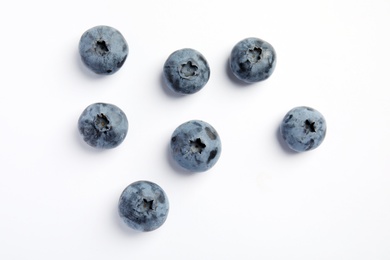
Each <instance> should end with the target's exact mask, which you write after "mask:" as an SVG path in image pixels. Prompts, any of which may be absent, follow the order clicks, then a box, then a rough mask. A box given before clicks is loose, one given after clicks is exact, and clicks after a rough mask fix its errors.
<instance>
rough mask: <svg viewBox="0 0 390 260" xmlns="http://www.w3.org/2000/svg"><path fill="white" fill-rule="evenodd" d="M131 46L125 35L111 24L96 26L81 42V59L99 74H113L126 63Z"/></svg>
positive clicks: (83, 36)
mask: <svg viewBox="0 0 390 260" xmlns="http://www.w3.org/2000/svg"><path fill="white" fill-rule="evenodd" d="M128 52H129V48H128V45H127V42H126V40H125V38H124V37H123V35H122V34H121V33H120V32H119V31H118V30H116V29H115V28H112V27H109V26H104V25H100V26H95V27H93V28H91V29H89V30H87V31H86V32H84V33H83V35H82V36H81V39H80V42H79V53H80V56H81V60H82V61H83V62H84V64H85V65H86V66H87V67H88V68H89V69H90V70H92V71H93V72H95V73H97V74H105V75H108V74H113V73H115V72H117V71H118V70H119V69H120V68H121V67H122V65H123V64H124V63H125V61H126V58H127V55H128Z"/></svg>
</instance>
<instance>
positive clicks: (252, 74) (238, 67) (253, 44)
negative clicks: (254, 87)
mask: <svg viewBox="0 0 390 260" xmlns="http://www.w3.org/2000/svg"><path fill="white" fill-rule="evenodd" d="M229 64H230V68H231V70H232V72H233V74H234V75H235V76H236V77H237V78H238V79H240V80H242V81H244V82H247V83H254V82H259V81H262V80H265V79H267V78H268V77H269V76H271V74H272V72H273V71H274V69H275V65H276V52H275V50H274V48H273V47H272V45H271V44H269V43H268V42H266V41H263V40H261V39H258V38H246V39H244V40H242V41H240V42H238V43H237V44H236V45H235V46H234V48H233V50H232V52H231V54H230V59H229Z"/></svg>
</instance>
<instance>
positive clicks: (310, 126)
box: [305, 119, 316, 133]
mask: <svg viewBox="0 0 390 260" xmlns="http://www.w3.org/2000/svg"><path fill="white" fill-rule="evenodd" d="M305 129H306V130H309V131H310V132H311V133H315V132H316V128H315V122H311V121H310V120H308V119H307V120H306V121H305Z"/></svg>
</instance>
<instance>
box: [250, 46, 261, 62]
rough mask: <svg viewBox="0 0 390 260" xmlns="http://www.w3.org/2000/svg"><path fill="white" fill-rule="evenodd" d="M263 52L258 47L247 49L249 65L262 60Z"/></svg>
mask: <svg viewBox="0 0 390 260" xmlns="http://www.w3.org/2000/svg"><path fill="white" fill-rule="evenodd" d="M262 53H263V50H262V49H261V48H258V47H254V48H253V49H249V50H248V52H247V57H248V61H249V62H250V63H257V62H258V61H259V60H261V58H262V55H261V54H262Z"/></svg>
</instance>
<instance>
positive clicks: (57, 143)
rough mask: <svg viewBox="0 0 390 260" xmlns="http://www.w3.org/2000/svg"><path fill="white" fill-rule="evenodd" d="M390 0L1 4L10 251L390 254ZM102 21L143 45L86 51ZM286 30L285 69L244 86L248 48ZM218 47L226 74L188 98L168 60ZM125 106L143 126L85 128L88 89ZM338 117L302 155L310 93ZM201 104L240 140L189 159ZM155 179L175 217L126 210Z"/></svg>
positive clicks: (6, 247)
mask: <svg viewBox="0 0 390 260" xmlns="http://www.w3.org/2000/svg"><path fill="white" fill-rule="evenodd" d="M389 14H390V1H388V0H351V1H347V0H344V1H340V0H332V1H311V0H295V1H289V0H286V1H282V0H280V1H263V0H240V1H230V2H229V1H225V2H221V1H211V0H198V1H189V0H180V1H179V0H176V1H174V0H165V1H158V0H150V1H119V0H110V1H101V0H93V1H89V0H85V1H77V3H76V1H73V2H72V1H62V2H59V1H45V0H36V1H27V0H25V1H7V2H5V3H3V4H2V7H1V10H0V28H1V35H0V48H1V56H0V57H1V62H0V71H1V76H0V78H1V83H0V88H1V94H0V110H1V114H0V122H1V124H0V146H1V149H0V160H1V167H0V259H40V260H44V259H265V260H268V259H272V260H285V259H290V260H292V259H299V260H313V259H315V260H317V259H332V260H339V259H340V260H344V259H354V260H361V259H370V260H372V259H374V260H388V259H390V163H389V154H390V153H389V148H390V140H389V135H390V130H389V127H390V97H389V93H390V92H389V88H390V77H389V75H390V72H389V69H390V65H389V64H390V37H389V25H390V15H389ZM96 25H109V26H112V27H115V28H116V29H118V30H119V31H121V33H122V34H123V35H124V37H125V38H126V40H127V42H128V44H129V48H130V51H129V56H128V59H127V60H126V62H125V64H124V66H123V67H122V68H121V70H119V71H118V72H117V73H116V74H114V75H110V76H96V75H94V74H93V73H91V72H89V71H88V70H87V69H86V68H85V66H84V65H83V64H82V63H81V61H80V57H79V54H78V41H79V39H80V36H81V35H82V33H83V32H84V31H86V30H87V29H89V28H91V27H93V26H96ZM252 36H253V37H258V38H261V39H264V40H266V41H268V42H270V43H271V44H272V45H273V46H274V48H275V50H276V52H277V55H278V60H277V65H276V69H275V71H274V73H273V75H272V76H271V77H270V78H269V79H268V80H266V81H264V82H262V83H257V84H252V85H243V84H240V83H238V82H237V81H236V80H234V79H233V78H232V77H231V75H230V74H229V71H228V67H227V60H228V57H229V54H230V51H231V49H232V48H233V46H234V45H235V44H236V43H237V42H238V41H240V40H242V39H243V38H246V37H252ZM187 47H188V48H193V49H196V50H198V51H200V52H201V53H202V54H203V55H204V56H205V57H206V59H207V60H208V62H209V64H210V67H211V77H210V80H209V82H208V84H207V85H206V86H205V87H204V88H203V89H202V90H201V91H200V92H198V93H196V94H194V95H191V96H184V97H178V96H175V95H172V94H170V92H169V91H168V90H166V89H165V87H164V86H163V83H162V80H161V73H162V67H163V64H164V62H165V60H166V59H167V57H168V56H169V55H170V54H171V53H172V52H173V51H175V50H177V49H181V48H187ZM95 102H107V103H112V104H115V105H117V106H119V107H120V108H121V109H122V110H123V111H124V112H125V113H126V114H127V117H128V119H129V124H130V128H129V132H128V135H127V137H126V139H125V141H124V142H123V143H122V144H121V145H120V146H119V147H117V148H115V149H112V150H107V151H96V150H95V149H93V148H91V147H88V146H87V145H86V144H84V143H83V141H82V139H81V138H80V136H79V134H78V131H77V120H78V117H79V115H80V114H81V112H82V111H83V109H84V108H85V107H87V106H88V105H90V104H92V103H95ZM301 105H306V106H311V107H313V108H315V109H317V110H319V111H320V112H321V113H322V114H323V115H324V116H325V118H326V120H327V124H328V131H327V136H326V138H325V140H324V142H323V143H322V145H321V146H320V147H319V148H317V149H316V150H313V151H310V152H307V153H300V154H294V153H291V152H289V151H288V150H287V149H286V148H285V147H284V146H283V144H282V143H281V142H280V141H279V138H278V134H277V133H278V126H279V123H280V122H281V120H282V118H283V116H284V115H285V114H286V113H287V111H288V110H290V109H291V108H293V107H295V106H301ZM191 119H201V120H204V121H206V122H208V123H210V124H211V125H213V126H214V127H215V128H216V130H217V131H218V132H219V134H220V137H221V140H222V146H223V148H222V154H221V157H220V159H219V161H218V163H217V164H216V165H215V166H214V167H213V168H212V169H211V170H210V171H207V172H204V173H197V174H187V173H185V172H183V171H182V170H181V169H179V168H178V167H177V166H176V165H175V164H174V163H173V162H172V161H171V159H170V156H169V153H168V145H169V140H170V137H171V134H172V132H173V131H174V129H175V128H176V127H177V126H178V125H179V124H181V123H183V122H185V121H188V120H191ZM138 180H150V181H153V182H156V183H157V184H159V185H160V186H161V187H163V189H164V190H165V191H166V193H167V195H168V197H169V201H170V212H169V216H168V219H167V221H166V222H165V224H164V225H163V226H162V227H161V228H159V229H157V230H155V231H153V232H148V233H139V232H135V231H132V230H130V229H129V228H127V227H126V226H124V225H123V224H122V222H121V220H120V219H119V217H118V214H117V201H118V199H119V196H120V194H121V192H122V190H123V189H124V188H125V187H126V186H127V185H128V184H130V183H132V182H134V181H138Z"/></svg>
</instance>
